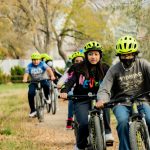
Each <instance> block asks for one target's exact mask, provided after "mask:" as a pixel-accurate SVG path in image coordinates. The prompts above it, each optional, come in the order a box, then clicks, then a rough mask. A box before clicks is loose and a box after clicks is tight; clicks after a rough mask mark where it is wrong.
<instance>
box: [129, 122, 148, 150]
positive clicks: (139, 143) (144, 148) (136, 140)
mask: <svg viewBox="0 0 150 150" xmlns="http://www.w3.org/2000/svg"><path fill="white" fill-rule="evenodd" d="M148 134H149V133H147V131H146V129H145V126H144V124H143V122H137V121H134V122H132V123H131V125H130V129H129V139H130V147H131V150H149V149H150V147H149V144H148V141H147V140H148V136H147V135H148Z"/></svg>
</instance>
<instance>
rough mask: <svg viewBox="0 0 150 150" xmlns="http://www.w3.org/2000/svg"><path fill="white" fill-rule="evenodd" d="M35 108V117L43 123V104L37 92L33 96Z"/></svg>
mask: <svg viewBox="0 0 150 150" xmlns="http://www.w3.org/2000/svg"><path fill="white" fill-rule="evenodd" d="M35 107H36V111H37V117H38V120H39V122H43V121H44V102H43V100H42V97H41V96H40V93H39V91H37V92H36V95H35Z"/></svg>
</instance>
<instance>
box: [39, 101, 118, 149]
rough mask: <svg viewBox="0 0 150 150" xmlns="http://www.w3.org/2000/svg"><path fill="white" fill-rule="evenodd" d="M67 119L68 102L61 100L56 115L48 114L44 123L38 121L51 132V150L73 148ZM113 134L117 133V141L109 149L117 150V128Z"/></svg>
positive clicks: (72, 139)
mask: <svg viewBox="0 0 150 150" xmlns="http://www.w3.org/2000/svg"><path fill="white" fill-rule="evenodd" d="M66 119H67V102H63V101H60V102H59V108H58V111H57V113H56V115H52V114H46V115H45V121H44V123H37V126H39V127H43V128H47V130H48V133H51V135H48V136H50V137H51V138H49V142H50V145H51V147H50V150H73V146H74V144H75V139H74V134H73V130H66V129H65V126H66ZM112 123H113V124H114V122H112ZM113 135H115V141H116V142H115V143H114V146H113V147H109V148H107V150H117V149H118V148H117V145H118V142H117V141H118V139H117V136H116V132H115V128H113Z"/></svg>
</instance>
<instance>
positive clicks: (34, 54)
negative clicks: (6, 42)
mask: <svg viewBox="0 0 150 150" xmlns="http://www.w3.org/2000/svg"><path fill="white" fill-rule="evenodd" d="M31 59H37V60H39V59H41V55H40V53H38V52H35V53H32V55H31Z"/></svg>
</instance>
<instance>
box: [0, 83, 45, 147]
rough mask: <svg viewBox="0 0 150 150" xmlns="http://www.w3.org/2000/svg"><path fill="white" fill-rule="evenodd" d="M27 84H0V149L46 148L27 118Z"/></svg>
mask: <svg viewBox="0 0 150 150" xmlns="http://www.w3.org/2000/svg"><path fill="white" fill-rule="evenodd" d="M28 112H29V108H28V102H27V84H7V85H0V150H47V149H48V148H46V147H43V145H42V144H39V143H40V142H39V141H35V139H34V138H36V137H37V136H39V131H37V130H38V129H36V128H34V125H33V126H32V125H31V123H32V122H35V120H34V119H32V120H30V119H29V118H28Z"/></svg>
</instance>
